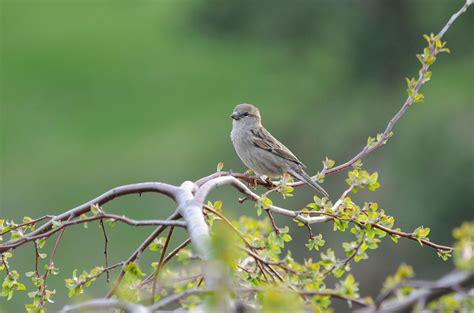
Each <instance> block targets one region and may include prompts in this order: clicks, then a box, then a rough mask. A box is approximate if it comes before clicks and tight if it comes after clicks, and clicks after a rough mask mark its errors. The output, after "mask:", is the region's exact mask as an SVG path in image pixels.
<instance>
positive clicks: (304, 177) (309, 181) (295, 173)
mask: <svg viewBox="0 0 474 313" xmlns="http://www.w3.org/2000/svg"><path fill="white" fill-rule="evenodd" d="M290 174H291V175H292V176H294V177H296V178H298V179H299V180H301V181H304V182H305V183H306V184H308V185H310V186H311V187H313V188H314V189H315V190H317V191H318V192H320V193H321V194H323V195H324V196H325V197H327V198H329V194H328V193H327V192H326V190H324V189H323V187H321V186H319V184H318V183H317V182H315V181H313V179H311V177H310V176H309V175H308V174H307V173H306V172H305V171H304V170H300V171H291V172H290Z"/></svg>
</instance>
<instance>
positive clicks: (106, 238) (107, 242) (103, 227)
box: [100, 219, 110, 282]
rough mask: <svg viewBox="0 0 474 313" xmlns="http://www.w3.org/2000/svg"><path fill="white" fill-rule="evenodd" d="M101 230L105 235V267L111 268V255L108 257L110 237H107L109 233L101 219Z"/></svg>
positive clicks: (108, 278) (108, 277)
mask: <svg viewBox="0 0 474 313" xmlns="http://www.w3.org/2000/svg"><path fill="white" fill-rule="evenodd" d="M100 228H102V233H103V234H104V257H105V267H109V255H108V252H107V251H108V244H109V236H107V232H106V231H105V225H104V220H103V219H100ZM106 276H107V282H110V276H109V272H107V275H106Z"/></svg>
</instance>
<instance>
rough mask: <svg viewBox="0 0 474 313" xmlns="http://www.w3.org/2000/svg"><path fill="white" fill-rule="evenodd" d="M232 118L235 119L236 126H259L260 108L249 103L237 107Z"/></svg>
mask: <svg viewBox="0 0 474 313" xmlns="http://www.w3.org/2000/svg"><path fill="white" fill-rule="evenodd" d="M230 117H232V118H233V119H234V124H235V123H239V124H246V125H253V124H256V125H259V124H260V121H261V118H260V111H259V110H258V108H257V107H256V106H254V105H252V104H248V103H242V104H239V105H237V106H236V107H235V109H234V112H232V114H231V115H230Z"/></svg>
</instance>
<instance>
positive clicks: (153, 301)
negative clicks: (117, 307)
mask: <svg viewBox="0 0 474 313" xmlns="http://www.w3.org/2000/svg"><path fill="white" fill-rule="evenodd" d="M173 230H174V227H173V226H171V227H170V230H169V232H168V236H166V241H165V245H164V247H163V251H161V256H160V261H159V262H158V265H157V266H156V270H155V274H154V276H153V287H152V289H151V290H152V291H151V304H153V303H155V294H156V281H157V279H158V274H159V273H160V270H161V267H162V266H163V261H164V258H165V254H166V250H167V249H168V245H169V243H170V240H171V236H172V235H173Z"/></svg>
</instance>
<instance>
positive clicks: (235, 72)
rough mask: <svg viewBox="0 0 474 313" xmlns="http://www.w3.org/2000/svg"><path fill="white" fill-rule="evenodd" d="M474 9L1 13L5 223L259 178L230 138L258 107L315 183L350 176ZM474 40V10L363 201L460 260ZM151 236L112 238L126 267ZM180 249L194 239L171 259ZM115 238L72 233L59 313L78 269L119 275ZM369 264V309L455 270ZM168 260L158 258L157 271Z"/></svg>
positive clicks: (413, 4) (0, 193)
mask: <svg viewBox="0 0 474 313" xmlns="http://www.w3.org/2000/svg"><path fill="white" fill-rule="evenodd" d="M462 4H463V1H445V0H435V1H429V0H417V1H413V0H410V1H408V0H405V1H375V0H371V1H337V2H333V1H310V0H304V1H303V0H297V1H291V2H288V1H252V0H239V1H237V0H233V1H219V0H207V1H205V0H196V1H191V0H179V1H171V0H161V1H160V0H155V1H92V0H90V1H21V0H16V1H14V0H2V2H1V13H0V14H1V17H0V19H1V71H0V74H1V87H2V97H1V110H0V119H1V120H0V123H1V124H0V125H1V127H0V129H1V139H0V142H1V146H0V148H1V151H0V157H1V164H0V179H1V180H0V197H1V198H0V216H1V217H2V218H8V219H12V218H13V219H15V220H20V219H21V218H22V217H23V216H31V217H39V216H41V215H44V214H46V213H48V214H57V213H60V212H63V211H65V210H67V209H70V208H72V207H74V206H75V205H77V204H80V203H82V202H85V201H87V200H90V199H92V198H93V197H95V196H97V195H98V194H100V193H102V192H105V191H106V190H108V189H110V188H112V187H115V186H118V185H121V184H127V183H134V182H143V181H163V182H168V183H172V184H180V183H181V182H183V181H184V180H195V179H198V178H200V177H202V176H205V175H208V174H210V173H212V172H213V171H215V168H216V164H217V163H218V162H219V161H223V162H224V163H225V169H227V170H230V169H232V170H234V171H244V170H245V168H244V167H243V165H242V163H241V162H240V160H239V159H238V158H237V156H236V154H235V152H234V150H233V147H232V144H231V142H230V138H229V134H230V129H231V120H230V118H229V114H230V113H231V111H232V109H233V107H234V106H235V105H236V104H238V103H242V102H249V103H253V104H256V105H257V106H259V107H260V109H261V111H262V114H263V117H264V125H265V126H266V127H267V128H268V129H269V130H270V131H271V132H272V133H273V134H274V135H275V136H276V137H278V138H279V139H281V141H283V142H284V143H286V144H287V145H288V146H289V147H290V148H291V149H292V150H293V151H295V152H296V154H297V155H298V156H299V158H300V159H301V160H302V161H303V162H304V163H306V164H307V165H308V167H309V168H310V169H311V170H312V172H313V173H315V172H316V171H317V170H319V169H320V168H321V161H322V160H323V159H324V158H325V157H326V156H328V157H329V158H332V159H335V160H336V161H337V162H338V163H340V162H344V161H346V160H347V159H349V158H350V157H352V156H353V155H354V154H355V153H356V152H358V151H359V150H360V149H361V148H362V146H363V145H364V144H365V142H366V139H367V137H368V136H369V135H370V136H373V135H375V134H376V133H377V132H381V131H382V130H383V129H384V128H385V125H386V124H387V122H388V121H389V119H390V118H391V117H392V116H393V115H394V114H395V112H396V111H397V110H398V108H399V107H400V106H401V104H402V103H403V101H404V100H405V97H406V92H405V80H404V78H405V77H407V76H408V77H412V76H417V71H418V66H419V64H418V61H417V60H416V58H415V54H416V53H419V52H420V51H421V49H422V48H423V47H424V45H425V42H424V40H423V38H422V35H423V34H425V33H430V32H437V31H439V30H440V29H441V27H442V26H443V25H444V24H445V23H446V21H447V20H448V18H449V17H450V16H451V14H452V13H454V12H455V11H456V10H457V9H458V8H459V7H460V6H461V5H462ZM473 26H474V13H473V12H472V10H471V11H470V12H468V13H467V14H466V15H465V16H462V17H461V18H460V19H459V20H458V21H457V22H456V24H455V25H454V26H453V27H452V29H451V30H450V31H449V32H448V34H447V36H446V39H447V41H448V46H449V48H450V49H451V51H452V53H451V55H441V56H440V58H439V60H438V62H437V63H436V64H435V65H434V66H433V79H432V81H431V82H429V83H428V84H427V85H426V86H425V87H424V88H423V91H422V92H423V93H424V94H425V98H426V102H425V103H422V104H417V105H415V106H413V107H412V108H410V110H409V111H408V113H407V114H406V116H404V117H403V119H402V120H400V122H399V124H398V125H397V126H396V128H395V136H394V137H393V138H392V139H391V140H390V142H389V144H387V145H386V146H384V147H383V148H381V149H380V150H378V151H376V152H374V153H373V154H371V155H370V156H369V157H367V158H366V159H365V160H364V164H365V166H366V168H367V169H368V170H370V171H378V172H379V174H380V181H381V184H382V187H381V188H380V189H379V190H377V192H376V193H371V192H368V191H364V192H361V193H360V194H358V195H357V197H356V198H357V199H358V200H359V201H364V200H373V201H378V202H379V204H380V206H381V207H383V208H385V209H386V211H388V212H389V214H392V215H394V216H395V219H396V221H397V225H398V226H399V227H401V228H402V229H404V230H407V231H411V230H413V229H414V228H415V227H417V226H419V225H424V226H427V227H431V230H432V233H431V234H430V238H431V239H432V240H433V241H436V242H439V243H444V244H451V243H452V237H451V230H452V228H453V227H455V226H457V225H459V224H460V223H461V221H463V220H466V219H472V218H473V216H474V214H473V208H472V200H473V199H472V186H473V180H474V177H473V155H474V149H473V139H472V138H473V137H472V135H473V109H472V108H473V98H474V96H473V87H474V86H473V69H474V66H473V56H474V44H473V40H472V30H473V29H474V27H473ZM345 176H346V173H345V172H344V173H340V174H335V175H331V176H329V177H328V178H327V180H326V182H325V184H324V187H325V188H326V190H328V191H329V193H330V194H331V195H333V196H337V195H339V194H340V193H341V192H342V191H343V190H344V189H345V183H344V178H345ZM261 192H263V191H261ZM295 194H296V197H294V198H291V199H289V200H286V201H282V200H281V199H280V198H281V197H280V196H279V195H274V196H273V200H274V201H275V202H276V203H277V204H280V205H282V206H285V207H287V208H291V209H301V208H302V207H303V206H304V205H305V204H307V203H309V202H310V201H311V199H312V190H311V189H310V188H307V187H303V188H300V189H298V190H297V191H296V193H295ZM238 197H239V194H238V193H237V192H236V191H235V190H233V189H232V188H230V187H227V188H222V189H221V190H218V191H217V192H215V193H213V194H212V195H211V199H212V200H216V199H222V200H223V201H224V210H225V212H226V213H229V214H230V215H232V216H234V217H238V216H240V215H255V208H254V207H253V205H252V204H251V203H249V202H245V203H244V204H242V205H239V204H238V202H237V198H238ZM106 209H108V210H110V212H114V213H118V214H127V215H128V216H130V217H134V218H163V217H166V216H167V215H169V214H170V213H171V212H172V211H173V209H174V207H173V204H172V202H171V201H169V200H167V199H163V198H162V197H159V196H157V195H153V194H148V195H143V196H142V197H141V198H139V197H137V196H130V197H127V198H124V199H120V200H118V201H114V202H113V203H111V204H109V205H107V206H106ZM261 218H266V217H263V216H262V217H261ZM278 223H279V224H280V225H284V223H286V224H290V220H288V219H281V218H278ZM150 231H151V229H144V228H141V229H137V228H132V227H128V226H127V227H126V226H117V227H115V228H113V229H110V230H109V233H110V234H109V235H110V237H111V244H110V255H111V256H110V263H111V264H112V263H113V262H116V261H119V260H121V259H123V258H126V257H128V256H129V255H130V253H131V252H132V251H133V250H134V249H135V247H136V246H137V245H138V244H139V243H140V242H141V240H143V238H144V237H145V236H146V235H147V234H148V233H149V232H150ZM314 231H315V232H322V233H323V236H324V238H325V239H326V242H327V244H326V247H333V248H335V250H336V252H337V253H338V254H339V256H341V257H342V253H343V252H342V250H341V248H340V244H341V242H342V240H344V239H346V240H349V239H350V236H351V235H350V234H336V233H333V232H332V230H331V225H329V224H328V225H316V226H315V227H314ZM291 234H292V235H293V237H294V238H295V240H294V241H293V243H292V245H291V246H290V248H292V249H293V252H294V253H295V254H296V256H297V258H298V259H302V258H308V257H313V258H316V257H317V256H318V254H315V253H314V252H311V253H310V252H308V251H307V249H306V248H305V247H304V244H303V243H304V241H305V240H306V236H307V235H306V233H305V231H304V230H302V229H300V228H297V227H296V226H294V225H292V226H291ZM178 238H181V239H184V233H180V234H179V236H178V237H176V241H175V242H174V243H173V244H177V243H178ZM102 240H103V239H102V234H101V231H100V229H99V228H98V227H97V225H95V224H93V225H89V228H88V230H87V231H84V229H83V228H82V227H80V226H78V227H76V228H74V229H71V230H67V231H66V232H65V235H64V240H63V241H62V242H61V245H60V246H59V250H58V255H57V257H56V261H55V264H56V266H59V267H60V268H61V273H60V274H59V275H58V276H54V277H51V278H50V280H49V282H48V285H49V287H50V288H51V289H53V288H55V289H56V290H57V295H56V297H55V298H56V300H57V302H56V304H55V305H53V306H52V307H53V308H59V307H61V306H62V305H63V304H64V303H65V301H68V300H67V290H66V288H65V287H64V282H63V278H66V277H70V276H72V271H73V269H74V268H78V269H80V270H82V269H91V268H92V267H93V266H95V265H98V264H102V263H103V253H102V249H103V241H102ZM51 245H52V244H50V245H49V246H48V248H47V250H48V249H49V250H50V249H51ZM369 257H370V258H369V260H368V261H365V262H361V263H358V264H355V265H353V268H354V270H355V276H356V277H357V278H358V279H359V280H360V282H361V290H362V292H361V293H362V294H363V295H374V294H375V293H376V291H377V290H379V289H380V287H381V284H382V282H383V278H384V277H385V276H386V275H387V274H389V273H392V272H394V271H395V269H396V268H397V267H398V265H399V264H400V263H402V262H406V263H409V264H412V265H414V266H415V270H416V272H417V273H418V276H417V277H418V278H426V279H429V278H434V277H437V276H439V275H441V274H443V273H445V272H447V271H449V270H450V269H451V268H452V263H451V261H447V262H443V261H442V260H441V259H439V258H438V257H436V253H435V252H434V251H432V250H431V249H428V248H420V246H419V245H418V244H417V243H415V242H411V241H410V242H409V241H407V240H401V242H400V243H399V244H398V245H394V244H393V243H392V242H391V240H390V239H386V240H384V242H383V244H382V247H381V248H380V249H378V250H376V251H373V252H371V254H370V255H369ZM157 258H158V255H157V254H156V252H155V254H153V253H148V254H147V255H145V256H144V259H143V261H144V264H146V261H151V260H156V259H157ZM148 264H149V262H148ZM12 265H13V267H14V268H16V269H18V270H19V271H21V272H23V273H24V272H25V271H30V270H31V269H32V267H33V265H34V254H33V247H32V246H31V245H27V246H24V247H22V248H20V249H18V250H16V251H15V258H14V259H13V261H12ZM144 270H146V271H149V270H150V269H149V268H147V267H146V266H145V268H144ZM20 281H23V282H28V281H27V280H26V278H25V277H24V276H22V278H21V279H20ZM29 286H30V288H31V285H29ZM104 288H105V282H104V279H100V280H99V282H97V283H96V284H95V287H92V288H91V289H90V290H89V292H88V294H86V295H84V296H83V297H82V299H84V298H88V297H100V296H102V295H104V292H105V289H104ZM80 299H81V298H80ZM27 300H28V298H27V296H26V293H24V292H23V293H21V292H18V293H17V295H16V296H15V298H14V299H13V300H12V301H10V302H9V303H7V302H6V301H5V299H1V300H0V303H1V304H0V308H3V309H4V310H6V311H8V312H17V311H21V310H23V304H24V302H25V301H27ZM69 301H73V300H69Z"/></svg>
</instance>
